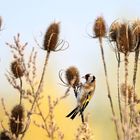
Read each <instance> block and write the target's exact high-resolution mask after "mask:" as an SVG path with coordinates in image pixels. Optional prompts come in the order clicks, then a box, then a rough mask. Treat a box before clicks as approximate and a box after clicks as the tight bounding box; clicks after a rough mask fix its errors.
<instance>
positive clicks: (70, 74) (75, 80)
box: [65, 66, 80, 87]
mask: <svg viewBox="0 0 140 140" xmlns="http://www.w3.org/2000/svg"><path fill="white" fill-rule="evenodd" d="M65 76H66V80H67V82H68V84H69V85H71V86H72V87H75V86H77V85H78V84H79V82H80V78H79V71H78V69H77V68H76V67H74V66H71V67H69V68H68V69H67V70H66V73H65Z"/></svg>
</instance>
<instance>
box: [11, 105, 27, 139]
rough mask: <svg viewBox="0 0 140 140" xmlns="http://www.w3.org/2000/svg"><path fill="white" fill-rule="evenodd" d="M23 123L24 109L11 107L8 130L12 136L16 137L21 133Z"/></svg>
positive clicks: (17, 106) (20, 106)
mask: <svg viewBox="0 0 140 140" xmlns="http://www.w3.org/2000/svg"><path fill="white" fill-rule="evenodd" d="M23 121H24V108H23V106H22V105H16V106H15V107H13V109H12V111H11V117H10V123H9V125H10V130H11V132H12V134H15V135H16V137H17V136H18V135H19V134H20V133H21V132H22V130H23V127H24V125H23Z"/></svg>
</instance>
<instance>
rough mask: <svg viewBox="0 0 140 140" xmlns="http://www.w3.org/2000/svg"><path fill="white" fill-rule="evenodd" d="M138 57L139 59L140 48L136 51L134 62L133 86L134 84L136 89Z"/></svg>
mask: <svg viewBox="0 0 140 140" xmlns="http://www.w3.org/2000/svg"><path fill="white" fill-rule="evenodd" d="M138 47H139V46H138ZM138 59H139V49H137V50H136V51H135V63H134V74H133V86H134V89H135V86H136V79H137V70H138ZM134 97H135V92H134Z"/></svg>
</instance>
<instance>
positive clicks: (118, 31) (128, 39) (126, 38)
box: [109, 21, 136, 54]
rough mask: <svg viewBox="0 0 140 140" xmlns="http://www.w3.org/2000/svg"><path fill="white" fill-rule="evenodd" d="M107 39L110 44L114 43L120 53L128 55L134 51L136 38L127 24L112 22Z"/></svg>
mask: <svg viewBox="0 0 140 140" xmlns="http://www.w3.org/2000/svg"><path fill="white" fill-rule="evenodd" d="M109 37H110V41H111V42H115V43H116V44H115V45H116V46H115V47H116V50H117V51H118V52H120V53H124V54H129V53H130V52H134V51H135V49H136V47H135V39H136V38H135V36H134V34H133V30H132V26H131V25H130V23H129V22H119V21H115V22H113V23H112V25H111V27H110V30H109Z"/></svg>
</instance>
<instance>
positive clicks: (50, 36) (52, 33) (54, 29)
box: [43, 22, 60, 52]
mask: <svg viewBox="0 0 140 140" xmlns="http://www.w3.org/2000/svg"><path fill="white" fill-rule="evenodd" d="M59 30H60V29H59V23H55V22H54V23H52V24H50V26H49V27H48V29H47V31H46V33H45V36H44V44H43V47H44V50H47V51H48V52H50V51H55V49H56V48H57V43H58V39H59V32H60V31H59Z"/></svg>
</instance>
